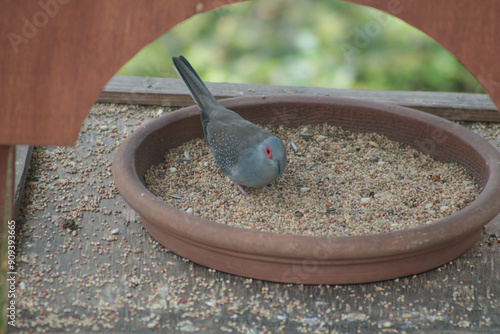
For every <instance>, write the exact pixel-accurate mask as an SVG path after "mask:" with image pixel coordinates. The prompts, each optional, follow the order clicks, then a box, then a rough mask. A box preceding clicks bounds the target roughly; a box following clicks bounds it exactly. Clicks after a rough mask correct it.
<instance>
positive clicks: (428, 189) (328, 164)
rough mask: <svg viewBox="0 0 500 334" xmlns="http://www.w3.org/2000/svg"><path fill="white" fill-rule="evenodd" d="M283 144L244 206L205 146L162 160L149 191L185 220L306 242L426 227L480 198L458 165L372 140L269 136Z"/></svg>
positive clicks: (324, 132)
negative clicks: (284, 150)
mask: <svg viewBox="0 0 500 334" xmlns="http://www.w3.org/2000/svg"><path fill="white" fill-rule="evenodd" d="M270 130H271V131H273V132H274V133H275V134H276V135H277V136H278V137H280V138H282V139H283V141H284V142H285V144H286V145H288V167H287V170H286V171H285V173H284V174H283V175H282V177H281V178H279V179H278V180H277V181H275V182H273V183H272V184H270V185H268V186H265V187H260V188H247V192H248V194H249V195H250V197H249V198H245V197H244V196H243V195H241V194H240V193H239V191H238V190H237V188H236V187H235V186H234V184H233V183H232V182H231V181H230V180H229V179H228V178H227V177H225V176H224V175H222V174H221V173H220V171H219V169H218V167H217V165H216V164H215V162H214V160H213V157H212V155H211V153H210V150H209V148H208V146H207V145H206V143H205V142H204V140H203V139H195V140H192V141H190V142H187V143H184V144H183V145H182V146H180V147H178V148H175V149H173V150H171V151H169V152H167V154H165V157H164V158H165V161H164V163H162V164H159V165H156V166H153V167H151V168H150V170H149V171H148V172H147V174H146V183H147V186H148V188H149V189H150V190H151V191H152V192H153V193H154V194H155V195H156V196H158V197H160V198H162V199H163V200H165V201H166V202H168V203H169V204H171V205H173V206H174V207H177V208H179V209H181V210H184V211H186V212H187V213H190V214H194V215H198V216H201V217H204V218H206V219H208V220H211V221H215V222H218V223H221V224H227V225H232V226H238V227H243V228H247V229H256V230H260V231H269V232H276V233H289V234H298V235H305V236H359V235H366V234H376V233H383V232H390V231H398V230H403V229H408V228H413V227H416V226H419V225H423V224H426V223H432V222H434V221H436V220H437V219H439V218H442V217H445V216H448V215H450V214H452V213H453V212H456V211H458V210H460V209H462V208H464V207H465V206H466V205H467V204H468V203H470V202H471V201H473V200H474V199H475V198H476V197H477V195H478V194H479V192H480V189H479V187H478V185H477V184H476V183H475V182H474V180H473V178H472V176H471V175H470V174H469V173H468V172H467V171H466V170H465V169H463V168H461V167H460V166H458V165H456V164H447V163H441V162H438V161H435V160H434V159H433V158H432V157H430V156H428V155H425V154H423V153H421V152H418V151H416V150H414V149H412V148H411V147H408V146H406V145H403V144H400V143H397V142H394V141H391V140H389V139H388V138H387V137H385V136H383V135H380V134H375V133H370V134H355V133H352V132H349V131H346V130H343V129H341V128H337V127H334V126H330V125H326V124H325V125H320V126H303V127H301V128H298V129H287V128H283V127H281V128H278V129H270Z"/></svg>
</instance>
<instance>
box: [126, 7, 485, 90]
mask: <svg viewBox="0 0 500 334" xmlns="http://www.w3.org/2000/svg"><path fill="white" fill-rule="evenodd" d="M402 10H404V8H402ZM180 54H182V55H184V56H185V57H186V58H187V59H188V60H189V61H190V62H191V63H192V65H193V67H194V68H195V69H196V70H197V71H198V72H199V74H200V76H201V77H202V78H203V79H204V80H206V81H214V82H244V83H253V84H271V85H290V86H315V87H333V88H358V89H380V90H409V91H416V90H422V91H455V92H472V93H475V92H483V90H482V89H481V88H480V86H479V84H478V83H477V81H476V80H475V79H474V77H473V76H472V75H471V74H470V73H469V72H468V71H467V70H466V69H465V68H464V67H463V66H462V65H461V64H460V63H459V62H458V61H457V60H456V59H455V58H454V57H453V56H451V55H450V54H449V53H448V52H447V51H446V50H445V49H443V48H442V47H441V46H439V45H438V44H437V43H436V42H434V41H433V40H432V39H431V38H429V37H428V36H426V35H425V34H423V33H422V32H420V31H419V30H417V29H415V28H413V27H411V26H410V25H408V24H406V23H404V22H402V21H400V20H399V19H396V18H394V17H392V16H389V15H387V14H384V13H382V12H380V11H378V10H375V9H372V8H368V7H363V6H359V5H354V4H351V3H347V2H341V1H335V0H302V1H290V0H273V1H264V0H254V1H249V2H244V3H239V4H235V5H230V6H226V7H223V8H220V9H218V10H215V11H211V12H208V13H203V14H198V15H196V16H194V17H193V18H191V19H189V20H187V21H185V22H183V23H181V24H179V25H178V26H176V27H174V28H173V29H171V30H170V31H169V32H167V33H166V34H164V35H163V36H161V37H159V38H158V39H157V40H156V41H154V42H153V43H151V44H150V45H148V46H146V47H145V48H144V49H142V50H141V51H140V52H139V53H138V54H137V55H136V56H135V57H134V58H133V59H131V60H130V61H129V62H128V63H127V64H125V65H124V66H123V68H122V69H121V70H120V71H119V72H118V75H132V76H153V77H177V74H176V73H175V72H174V70H173V68H172V61H171V57H172V56H177V55H180Z"/></svg>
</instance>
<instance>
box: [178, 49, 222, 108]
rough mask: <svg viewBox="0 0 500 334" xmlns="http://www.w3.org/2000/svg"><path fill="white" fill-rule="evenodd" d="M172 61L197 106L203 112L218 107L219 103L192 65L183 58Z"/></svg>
mask: <svg viewBox="0 0 500 334" xmlns="http://www.w3.org/2000/svg"><path fill="white" fill-rule="evenodd" d="M172 60H173V61H174V65H175V68H176V69H177V73H178V74H179V76H180V77H181V78H182V80H183V81H184V83H185V84H186V86H187V88H189V91H190V92H191V96H192V97H193V99H194V101H195V102H196V104H197V105H198V106H199V107H200V109H201V110H202V111H204V112H209V111H210V110H211V108H210V107H212V106H215V105H217V104H218V102H217V100H216V99H215V97H214V96H213V95H212V93H210V91H209V90H208V88H207V86H205V84H204V83H203V81H202V80H201V79H200V77H199V76H198V73H196V71H195V70H194V68H193V67H192V66H191V64H189V62H188V61H187V59H186V58H184V57H183V56H179V57H173V58H172Z"/></svg>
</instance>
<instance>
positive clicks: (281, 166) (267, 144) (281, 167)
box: [259, 137, 287, 176]
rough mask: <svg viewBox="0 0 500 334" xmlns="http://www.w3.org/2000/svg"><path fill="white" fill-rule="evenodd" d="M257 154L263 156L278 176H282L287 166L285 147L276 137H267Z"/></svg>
mask: <svg viewBox="0 0 500 334" xmlns="http://www.w3.org/2000/svg"><path fill="white" fill-rule="evenodd" d="M260 150H261V152H259V154H263V155H264V156H265V158H263V159H262V160H264V161H266V160H267V162H268V163H267V164H268V165H269V166H271V167H274V168H276V171H277V173H278V176H280V175H281V174H283V172H284V171H285V168H286V166H287V157H286V147H285V144H283V141H282V140H281V139H279V138H277V137H269V138H267V139H265V140H264V141H263V142H262V144H261V145H260Z"/></svg>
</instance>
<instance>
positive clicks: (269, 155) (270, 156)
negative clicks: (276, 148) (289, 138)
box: [266, 146, 273, 159]
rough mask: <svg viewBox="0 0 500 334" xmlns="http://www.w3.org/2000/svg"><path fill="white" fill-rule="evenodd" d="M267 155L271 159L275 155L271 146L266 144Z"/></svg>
mask: <svg viewBox="0 0 500 334" xmlns="http://www.w3.org/2000/svg"><path fill="white" fill-rule="evenodd" d="M266 157H268V158H269V159H271V158H272V157H273V151H271V148H270V147H269V146H266Z"/></svg>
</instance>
